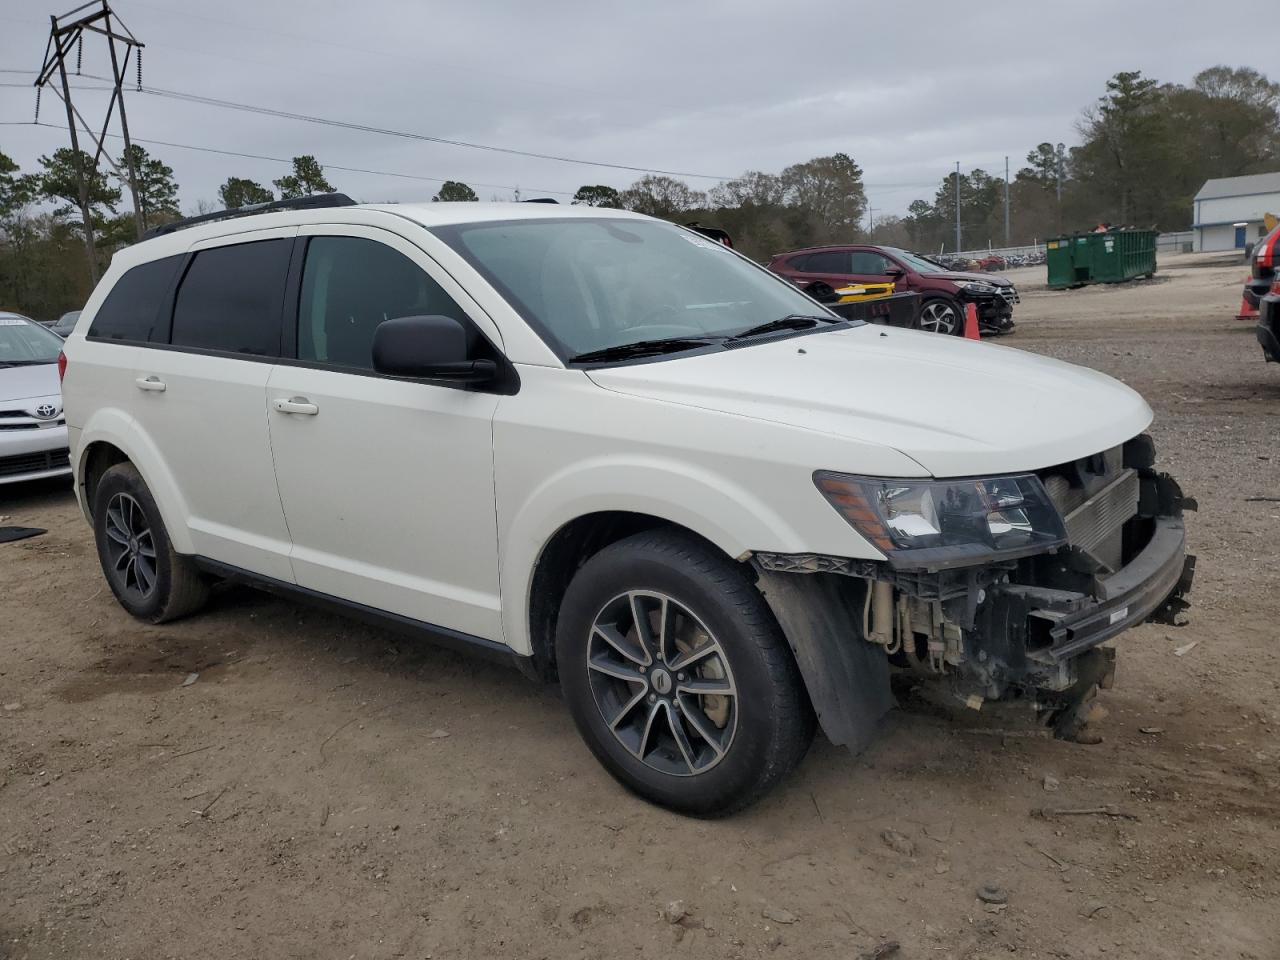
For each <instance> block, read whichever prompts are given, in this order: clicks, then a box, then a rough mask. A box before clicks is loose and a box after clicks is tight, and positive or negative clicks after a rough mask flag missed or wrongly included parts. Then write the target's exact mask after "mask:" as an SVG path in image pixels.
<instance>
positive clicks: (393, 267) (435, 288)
mask: <svg viewBox="0 0 1280 960" xmlns="http://www.w3.org/2000/svg"><path fill="white" fill-rule="evenodd" d="M422 316H445V317H453V318H454V319H456V320H460V321H462V323H463V325H464V326H467V327H470V322H469V321H468V320H467V316H466V314H465V313H463V312H462V308H461V307H459V306H458V305H457V303H455V302H454V300H453V298H452V297H450V296H449V295H448V294H447V293H445V292H444V290H443V289H441V287H440V285H439V284H438V283H436V282H435V281H434V280H432V279H431V278H430V277H429V276H427V275H426V274H425V273H423V271H422V269H421V268H420V267H419V266H418V265H417V264H415V263H414V262H413V261H412V260H410V259H409V258H408V257H406V256H404V255H403V254H400V253H397V252H396V251H395V250H392V249H391V248H390V247H388V246H386V245H385V244H381V243H378V242H377V241H375V240H363V239H360V238H358V237H313V238H312V239H311V242H310V243H309V244H308V245H307V262H306V266H305V267H304V268H303V272H302V295H301V298H300V300H299V303H298V359H300V360H316V361H320V362H321V363H332V364H337V365H339V366H344V367H358V368H361V369H364V370H371V369H373V332H374V331H375V330H376V329H377V328H378V324H380V323H382V322H383V321H384V320H391V319H394V318H396V317H422Z"/></svg>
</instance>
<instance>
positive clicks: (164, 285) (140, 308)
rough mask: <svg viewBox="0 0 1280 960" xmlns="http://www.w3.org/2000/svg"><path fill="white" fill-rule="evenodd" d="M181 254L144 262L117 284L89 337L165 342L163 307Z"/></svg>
mask: <svg viewBox="0 0 1280 960" xmlns="http://www.w3.org/2000/svg"><path fill="white" fill-rule="evenodd" d="M181 263H182V257H181V255H179V256H176V257H165V258H164V259H163V260H152V261H151V262H150V263H140V264H138V265H137V266H136V267H134V268H133V269H131V270H127V271H125V274H124V276H122V277H121V278H120V279H119V280H117V281H116V285H115V286H114V287H112V288H111V292H110V293H108V294H107V299H106V300H105V301H103V304H102V306H101V307H99V308H98V313H97V315H96V316H95V317H94V318H93V323H92V325H90V327H89V334H88V335H89V336H90V337H93V338H95V339H102V340H133V341H137V342H139V343H152V342H156V341H163V340H164V339H165V337H166V330H165V327H166V324H165V322H164V320H163V319H162V318H161V317H160V308H161V306H163V305H164V302H165V300H166V298H167V297H168V295H169V286H170V284H172V283H173V275H174V274H175V273H176V272H177V270H178V266H179V265H180V264H181Z"/></svg>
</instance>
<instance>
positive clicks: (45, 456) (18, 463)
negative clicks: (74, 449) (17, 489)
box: [0, 450, 71, 477]
mask: <svg viewBox="0 0 1280 960" xmlns="http://www.w3.org/2000/svg"><path fill="white" fill-rule="evenodd" d="M69 466H71V453H70V451H68V450H47V451H44V452H42V453H24V454H19V455H18V456H16V457H0V477H16V476H19V475H20V474H24V473H41V472H43V471H45V470H61V469H65V468H67V467H69Z"/></svg>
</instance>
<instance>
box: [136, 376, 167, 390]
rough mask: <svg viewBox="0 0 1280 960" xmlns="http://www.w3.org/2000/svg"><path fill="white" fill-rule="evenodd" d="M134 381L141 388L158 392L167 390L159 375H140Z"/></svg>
mask: <svg viewBox="0 0 1280 960" xmlns="http://www.w3.org/2000/svg"><path fill="white" fill-rule="evenodd" d="M133 382H134V383H136V384H137V385H138V389H139V390H152V391H154V392H156V393H164V391H165V382H164V381H163V380H161V379H160V378H159V377H139V378H138V379H137V380H135V381H133Z"/></svg>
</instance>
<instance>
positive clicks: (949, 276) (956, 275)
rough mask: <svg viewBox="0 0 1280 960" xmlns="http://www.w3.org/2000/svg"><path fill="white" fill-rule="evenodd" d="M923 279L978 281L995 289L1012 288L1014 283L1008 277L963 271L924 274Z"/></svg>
mask: <svg viewBox="0 0 1280 960" xmlns="http://www.w3.org/2000/svg"><path fill="white" fill-rule="evenodd" d="M920 276H922V277H927V278H929V279H932V280H977V281H978V282H979V283H989V284H991V285H992V286H995V287H1012V286H1013V281H1012V280H1010V279H1009V278H1008V277H1002V276H1000V274H998V273H965V272H963V271H959V270H957V271H950V270H949V271H947V272H946V273H922V274H920Z"/></svg>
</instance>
